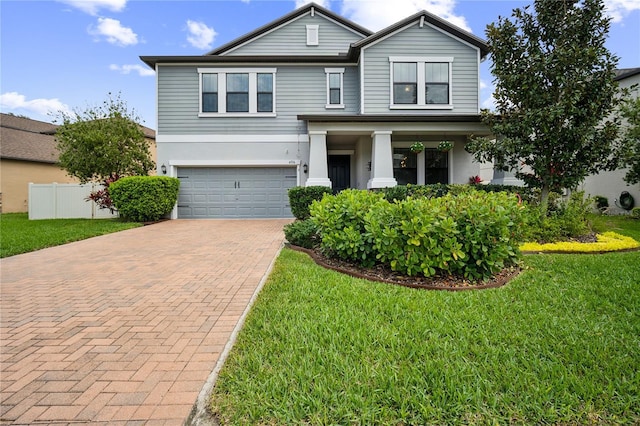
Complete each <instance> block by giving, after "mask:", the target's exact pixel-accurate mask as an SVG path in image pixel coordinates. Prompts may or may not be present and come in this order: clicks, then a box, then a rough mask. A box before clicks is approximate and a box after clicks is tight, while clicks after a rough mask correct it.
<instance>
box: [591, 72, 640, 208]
mask: <svg viewBox="0 0 640 426" xmlns="http://www.w3.org/2000/svg"><path fill="white" fill-rule="evenodd" d="M616 80H617V81H618V84H619V85H620V87H623V88H630V87H631V86H633V85H636V84H637V85H639V87H640V68H624V69H619V70H616ZM639 90H640V88H638V87H637V88H635V89H634V90H633V91H632V96H634V97H638V96H639V95H640V94H639V93H638V92H639ZM626 173H627V170H626V169H619V170H615V171H612V172H600V173H598V174H597V175H592V176H589V177H587V178H586V179H585V181H584V183H583V184H582V185H581V187H580V189H582V190H584V191H585V193H586V195H591V196H595V195H600V196H604V197H607V199H608V200H609V207H610V208H609V212H610V213H615V214H620V213H626V210H623V209H621V208H620V207H618V206H617V205H616V201H617V200H619V199H620V194H621V193H622V192H624V191H626V192H629V193H630V194H631V196H632V197H633V198H634V200H635V205H636V207H638V206H640V183H637V184H635V185H627V183H626V182H625V181H624V175H625V174H626Z"/></svg>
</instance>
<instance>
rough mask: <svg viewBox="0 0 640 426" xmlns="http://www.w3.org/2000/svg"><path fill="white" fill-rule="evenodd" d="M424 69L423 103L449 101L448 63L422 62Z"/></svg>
mask: <svg viewBox="0 0 640 426" xmlns="http://www.w3.org/2000/svg"><path fill="white" fill-rule="evenodd" d="M424 70H425V78H424V80H425V96H426V97H425V103H427V104H448V103H449V64H448V63H442V62H433V63H432V62H429V63H425V64H424Z"/></svg>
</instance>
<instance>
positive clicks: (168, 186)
mask: <svg viewBox="0 0 640 426" xmlns="http://www.w3.org/2000/svg"><path fill="white" fill-rule="evenodd" d="M179 187H180V181H179V180H178V179H177V178H173V177H167V176H129V177H124V178H121V179H119V180H117V181H115V182H113V183H112V184H111V185H110V186H109V193H110V195H111V199H112V200H113V204H114V205H115V206H116V208H117V209H118V212H120V215H121V216H122V217H123V218H125V219H127V220H131V221H134V222H152V221H155V220H158V219H160V218H162V217H163V216H165V215H166V214H168V213H170V212H171V209H173V206H174V205H175V204H176V200H177V199H178V189H179Z"/></svg>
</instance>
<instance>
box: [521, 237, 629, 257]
mask: <svg viewBox="0 0 640 426" xmlns="http://www.w3.org/2000/svg"><path fill="white" fill-rule="evenodd" d="M596 238H597V241H596V242H594V243H581V242H577V241H561V242H557V243H547V244H539V243H524V244H522V245H521V246H520V251H523V252H567V253H569V252H573V253H596V252H609V251H619V250H629V249H635V248H639V247H640V243H639V242H638V241H636V240H634V239H633V238H631V237H626V236H624V235H620V234H616V233H615V232H604V233H602V234H598V235H596Z"/></svg>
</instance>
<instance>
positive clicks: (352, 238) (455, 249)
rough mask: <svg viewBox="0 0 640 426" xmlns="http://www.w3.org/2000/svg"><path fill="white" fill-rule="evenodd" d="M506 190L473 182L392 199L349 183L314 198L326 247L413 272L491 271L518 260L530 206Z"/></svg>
mask: <svg viewBox="0 0 640 426" xmlns="http://www.w3.org/2000/svg"><path fill="white" fill-rule="evenodd" d="M518 201H519V200H518V198H517V197H515V196H514V195H513V194H507V193H505V192H500V193H490V192H483V191H475V190H474V189H473V188H467V189H465V191H464V192H462V193H460V194H458V195H453V194H447V195H445V196H443V197H437V198H426V197H422V198H407V199H406V200H402V201H394V202H393V203H390V202H388V201H387V200H386V199H385V198H384V196H383V194H382V193H380V192H368V191H358V190H345V191H342V192H341V193H340V194H338V195H336V196H327V197H324V198H323V200H322V201H320V202H315V203H313V204H312V206H311V216H312V220H313V221H314V222H315V223H316V224H317V226H318V230H319V233H320V237H321V248H322V250H323V252H324V253H325V254H327V255H329V256H333V257H338V258H341V259H347V260H351V261H354V262H357V263H359V264H362V265H363V266H372V265H374V264H375V263H376V262H380V263H383V264H385V265H387V266H389V267H391V269H393V270H394V271H398V272H402V273H404V274H407V275H417V274H422V275H424V276H432V275H435V274H445V275H446V274H459V275H464V276H465V277H468V278H472V279H487V278H490V277H491V276H492V275H493V274H494V273H496V272H498V271H500V270H502V269H503V268H504V267H505V266H507V265H512V264H514V263H516V261H517V259H518V256H519V251H518V246H519V244H520V243H521V242H522V240H523V226H522V225H523V214H522V211H523V210H524V206H522V205H520V204H519V202H518Z"/></svg>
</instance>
